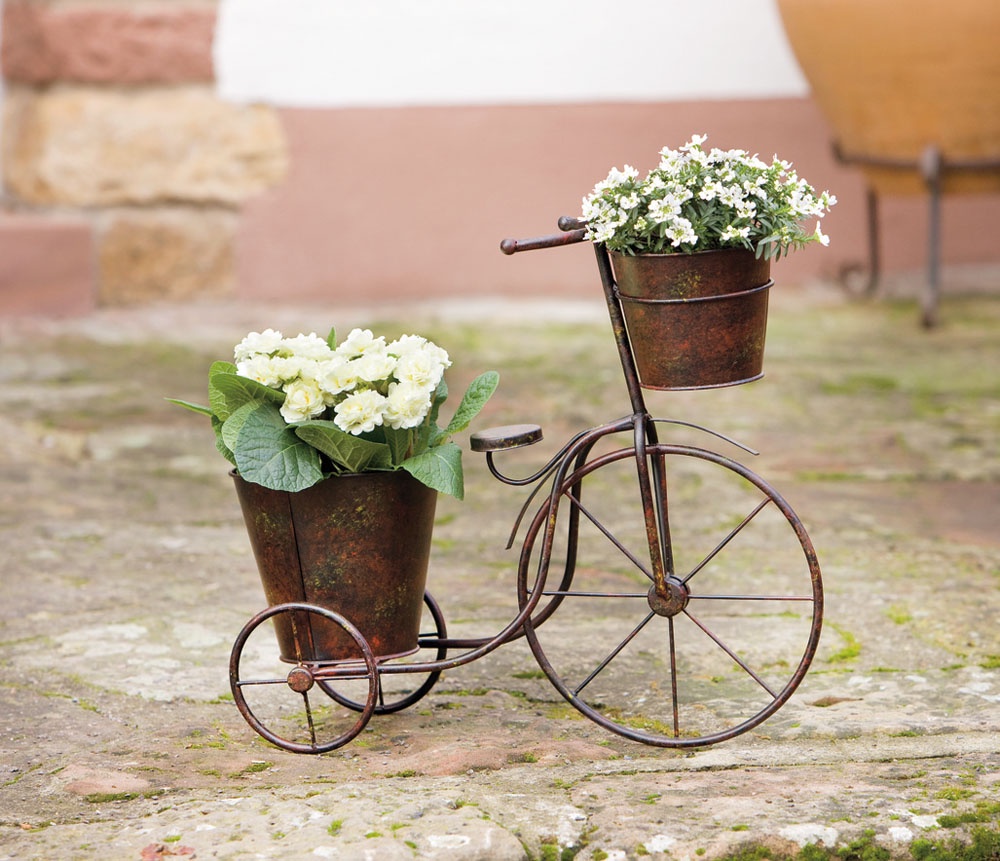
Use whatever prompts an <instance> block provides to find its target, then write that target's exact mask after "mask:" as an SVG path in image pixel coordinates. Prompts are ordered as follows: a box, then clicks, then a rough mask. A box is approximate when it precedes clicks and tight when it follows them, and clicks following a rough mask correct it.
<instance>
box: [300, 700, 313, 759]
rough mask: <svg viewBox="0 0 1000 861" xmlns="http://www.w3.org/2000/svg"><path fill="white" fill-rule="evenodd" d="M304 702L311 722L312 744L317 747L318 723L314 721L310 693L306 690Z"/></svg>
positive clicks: (308, 719)
mask: <svg viewBox="0 0 1000 861" xmlns="http://www.w3.org/2000/svg"><path fill="white" fill-rule="evenodd" d="M302 702H304V703H305V706H306V720H307V721H308V722H309V739H310V741H311V742H312V746H313V747H316V725H315V724H314V723H313V714H312V708H311V707H310V706H309V694H308V693H307V692H306V691H303V692H302Z"/></svg>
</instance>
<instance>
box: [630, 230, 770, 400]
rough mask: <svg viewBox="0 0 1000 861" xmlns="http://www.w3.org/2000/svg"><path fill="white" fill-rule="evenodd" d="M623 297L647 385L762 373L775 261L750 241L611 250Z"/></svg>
mask: <svg viewBox="0 0 1000 861" xmlns="http://www.w3.org/2000/svg"><path fill="white" fill-rule="evenodd" d="M611 263H612V267H613V269H614V273H615V284H616V289H617V292H618V298H619V300H620V302H621V306H622V314H623V315H624V317H625V325H626V328H627V329H628V336H629V342H630V343H631V345H632V353H633V355H634V356H635V363H636V369H637V371H638V373H639V382H640V384H641V385H642V386H643V388H647V389H704V388H713V387H716V386H732V385H737V384H738V383H748V382H750V381H751V380H756V379H759V378H760V377H761V376H763V362H764V337H765V333H766V330H767V298H768V291H769V289H770V287H771V283H772V282H771V281H770V279H769V275H770V261H768V260H757V259H756V258H755V257H754V255H753V253H752V252H750V251H746V250H744V249H726V250H722V251H700V252H697V253H695V254H646V255H636V256H627V255H623V254H618V253H616V252H611Z"/></svg>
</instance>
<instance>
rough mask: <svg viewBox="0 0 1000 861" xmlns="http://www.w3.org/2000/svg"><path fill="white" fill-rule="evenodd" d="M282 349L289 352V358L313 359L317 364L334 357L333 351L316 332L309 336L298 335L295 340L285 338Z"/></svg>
mask: <svg viewBox="0 0 1000 861" xmlns="http://www.w3.org/2000/svg"><path fill="white" fill-rule="evenodd" d="M281 349H282V350H283V351H284V350H287V351H288V353H287V354H288V355H289V356H298V357H299V358H302V359H313V360H315V361H317V362H322V361H326V360H328V359H330V358H331V357H332V356H333V350H331V349H330V346H329V345H328V344H327V343H326V341H325V340H324V339H323V338H320V337H319V336H318V335H317V334H316V333H315V332H312V333H310V334H308V335H296V336H295V337H294V338H285V339H284V340H283V341H282V342H281Z"/></svg>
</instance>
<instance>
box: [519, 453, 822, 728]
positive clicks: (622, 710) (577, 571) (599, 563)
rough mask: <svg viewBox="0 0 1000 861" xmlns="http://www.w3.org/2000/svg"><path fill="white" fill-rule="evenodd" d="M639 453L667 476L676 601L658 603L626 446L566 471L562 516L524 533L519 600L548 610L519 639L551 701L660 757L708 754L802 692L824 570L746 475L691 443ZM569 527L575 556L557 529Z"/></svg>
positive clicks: (557, 498) (536, 522) (784, 507)
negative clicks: (557, 697) (691, 750)
mask: <svg viewBox="0 0 1000 861" xmlns="http://www.w3.org/2000/svg"><path fill="white" fill-rule="evenodd" d="M647 455H648V456H649V458H650V461H651V462H653V463H661V464H663V469H664V473H665V475H666V482H667V488H668V493H667V497H668V500H667V516H666V518H665V521H666V523H667V524H669V532H670V535H671V549H672V553H673V558H674V562H675V563H676V564H675V575H674V577H672V578H671V579H670V580H669V583H668V585H672V588H673V590H674V593H675V594H674V595H673V599H672V600H671V601H666V599H665V598H663V597H659V596H656V593H655V589H654V590H652V596H653V597H651V589H650V587H651V586H652V578H653V574H652V566H651V564H650V562H649V550H648V547H647V546H645V545H644V544H643V539H644V537H645V533H644V531H643V520H642V510H641V506H639V505H638V499H637V498H638V496H639V493H638V489H637V487H636V478H635V461H634V459H635V451H634V449H633V448H631V447H629V448H622V449H618V450H616V451H613V452H610V453H608V454H604V455H600V456H596V457H594V458H592V459H591V460H590V461H589V462H588V463H586V464H584V465H582V466H579V467H578V468H576V469H574V470H572V471H571V472H569V473H568V474H567V475H566V476H565V477H564V478H563V479H562V480H561V483H560V487H559V492H558V493H557V494H555V495H554V496H553V497H551V500H554V504H555V505H556V506H557V508H556V511H555V516H554V517H550V505H551V504H553V503H552V501H551V500H550V501H549V502H546V503H545V504H544V505H542V506H541V507H540V509H539V511H538V513H537V514H536V516H535V518H534V519H533V520H532V522H531V524H530V525H529V528H528V530H527V533H526V537H525V542H524V549H523V551H522V556H521V562H520V565H519V571H518V599H519V601H520V602H521V605H522V606H523V605H524V603H525V602H526V601H527V600H528V599H529V597H531V592H532V590H533V589H536V588H541V589H542V590H543V593H544V595H543V599H544V600H547V602H548V603H547V604H546V605H545V607H546V610H547V611H548V612H546V613H544V614H535V615H534V617H533V618H531V619H528V620H527V621H526V623H525V626H524V627H525V635H526V638H527V640H528V643H529V645H530V647H531V649H532V652H533V653H534V655H535V657H536V659H537V660H538V663H539V665H540V666H541V668H542V670H543V671H544V672H545V673H546V675H547V676H548V678H549V680H550V681H551V682H552V683H553V685H554V686H555V687H556V689H557V690H558V691H559V692H560V693H561V694H562V696H563V697H564V698H565V699H566V700H567V701H568V702H569V703H571V704H572V705H573V706H574V707H575V708H576V709H577V710H579V711H580V712H581V713H583V714H584V715H585V716H587V717H588V718H590V719H591V720H593V721H595V722H596V723H598V724H600V725H601V726H603V727H605V728H607V729H609V730H611V731H612V732H615V733H618V734H619V735H622V736H625V737H626V738H631V739H633V740H636V741H640V742H643V743H646V744H652V745H657V746H662V747H694V746H700V745H707V744H713V743H715V742H718V741H723V740H725V739H728V738H732V737H733V736H735V735H738V734H740V733H742V732H746V731H747V730H749V729H751V728H752V727H754V726H757V725H758V724H760V723H761V722H762V721H764V720H766V719H767V718H769V717H770V716H771V715H773V714H774V713H775V712H776V711H777V710H778V709H779V708H780V707H781V706H782V705H783V704H784V703H785V702H787V700H788V699H789V697H790V696H791V695H792V693H793V692H794V690H795V689H796V688H797V687H798V685H799V683H800V682H801V681H802V678H803V677H804V675H805V673H806V670H807V669H808V667H809V665H810V663H811V662H812V659H813V656H814V655H815V651H816V648H817V645H818V642H819V636H820V629H821V621H822V604H823V594H822V581H821V577H820V570H819V564H818V562H817V560H816V555H815V552H814V550H813V547H812V543H811V541H810V539H809V537H808V535H807V534H806V531H805V528H804V527H803V525H802V523H801V521H800V520H799V518H798V517H797V516H796V515H795V513H794V512H793V511H792V509H791V507H790V506H789V505H788V504H787V502H786V501H785V500H784V498H783V497H781V495H780V494H778V493H777V491H775V490H774V489H773V488H771V487H770V485H768V484H767V483H766V482H765V481H764V480H763V479H761V478H760V477H759V476H757V475H756V474H754V473H753V472H752V471H750V470H749V469H747V468H746V467H744V466H742V465H741V464H739V463H738V462H736V461H732V460H730V459H728V458H725V457H723V456H721V455H718V454H715V453H714V452H709V451H706V450H704V449H697V448H691V447H687V446H674V445H663V444H655V445H649V446H647ZM618 485H620V486H621V487H618ZM622 487H623V488H624V489H622ZM616 488H617V489H616ZM623 494H624V496H623ZM699 496H701V497H706V499H699ZM629 500H630V501H631V502H632V503H634V504H635V505H636V506H637V509H636V510H637V512H638V513H635V512H634V511H633V512H632V521H631V522H630V521H629V519H628V515H629V512H627V511H625V510H624V509H625V503H626V502H627V501H629ZM723 504H724V505H725V506H729V509H727V510H725V511H719V509H720V507H722V506H723ZM570 511H575V512H579V513H580V515H579V517H578V518H573V517H570V516H568V514H569V512H570ZM574 519H577V520H578V525H577V526H576V527H575V528H576V530H577V533H578V534H576V535H575V536H573V537H574V539H575V542H576V543H577V544H578V547H577V549H576V551H575V555H574V553H573V551H567V550H566V547H567V546H569V545H571V544H572V543H573V542H571V541H569V536H567V535H563V534H562V531H564V530H563V529H562V527H561V526H560V523H561V522H566V523H570V522H572V521H573V520H574ZM636 519H637V520H638V521H639V523H638V524H636V523H635V520H636ZM662 522H663V521H662V520H661V523H662ZM636 526H638V530H636V529H635V527H636ZM636 531H638V532H639V533H640V534H639V535H638V536H637V535H636V534H635V532H636ZM549 540H551V541H552V542H553V549H552V557H551V559H549V560H547V561H546V560H545V559H544V548H545V546H546V544H547V542H548V541H549ZM591 553H593V554H594V555H593V556H591V555H588V554H591ZM553 569H554V573H553V576H552V577H549V573H550V571H551V570H553ZM547 580H552V581H553V582H555V581H561V582H559V584H558V586H555V585H546V581H547ZM567 583H568V585H567ZM556 610H558V612H555V611H556ZM771 641H774V642H773V643H772V642H771Z"/></svg>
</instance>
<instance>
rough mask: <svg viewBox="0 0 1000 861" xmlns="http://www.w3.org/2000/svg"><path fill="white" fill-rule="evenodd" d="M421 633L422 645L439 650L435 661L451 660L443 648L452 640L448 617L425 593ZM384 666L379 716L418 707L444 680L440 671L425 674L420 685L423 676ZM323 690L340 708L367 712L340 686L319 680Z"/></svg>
mask: <svg viewBox="0 0 1000 861" xmlns="http://www.w3.org/2000/svg"><path fill="white" fill-rule="evenodd" d="M431 626H433V633H431V632H430V629H431ZM421 630H422V631H424V632H426V633H421V634H420V638H419V641H418V642H419V643H420V645H421V646H422V647H427V648H435V647H436V648H437V653H436V656H435V660H437V661H443V660H444V659H445V658H446V657H447V656H448V648H447V647H446V646H444V645H442V643H443V641H444V639H445V638H446V637H447V636H448V631H447V627H446V626H445V621H444V614H443V613H442V612H441V608H440V607H439V606H438V603H437V601H435V600H434V598H433V597H432V596H431V593H430V592H424V617H423V621H422V623H421ZM393 664H394V665H397V666H399V667H400V668H403V667H405V663H404V662H403V661H393ZM382 666H383V672H382V673H381V674H380V681H379V694H378V702H377V703H376V704H375V714H377V715H384V714H393V713H394V712H398V711H402V710H403V709H406V708H409V707H410V706H412V705H413V704H414V703H416V702H418V701H419V700H422V699H423V698H424V697H425V696H426V695H427V694H428V693H429V692H430V690H431V688H433V687H434V685H435V684H437V680H438V679H439V678H441V671H440V670H435V671H434V672H431V673H427V674H425V675H424V676H423V681H419V675H420V674H419V673H410V672H395V673H393V672H385V671H384V666H385V665H384V664H383V665H382ZM418 681H419V683H418ZM319 686H320V688H321V689H322V690H323V692H324V693H325V694H326V695H327V696H328V697H330V698H331V699H333V700H335V701H336V702H338V703H340V705H342V706H346V707H347V708H349V709H353V710H354V711H363V710H364V707H365V704H364V703H363V702H359V701H356V700H352V699H350V698H349V697H348V696H346V695H345V694H344V693H341V692H340V690H338V685H337V683H336V682H329V681H326V680H322V679H321V680H319Z"/></svg>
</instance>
